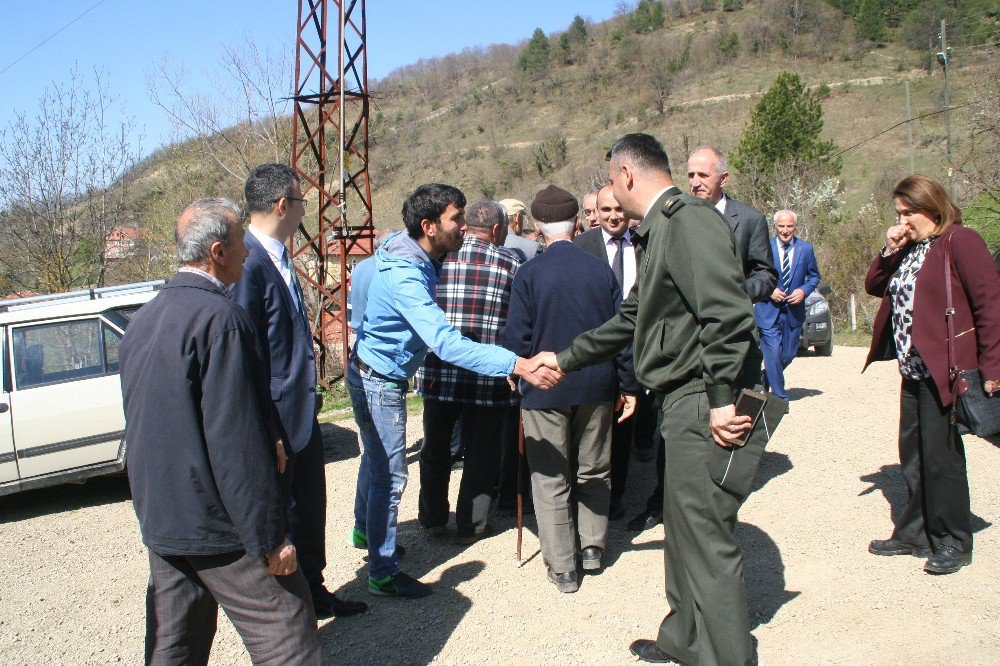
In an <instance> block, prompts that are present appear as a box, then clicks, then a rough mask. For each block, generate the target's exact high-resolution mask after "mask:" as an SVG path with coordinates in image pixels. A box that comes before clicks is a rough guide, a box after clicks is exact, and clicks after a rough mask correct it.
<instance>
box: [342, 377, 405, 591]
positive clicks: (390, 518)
mask: <svg viewBox="0 0 1000 666" xmlns="http://www.w3.org/2000/svg"><path fill="white" fill-rule="evenodd" d="M347 390H348V391H349V392H350V394H351V405H352V407H353V408H354V420H355V422H357V424H358V433H359V436H360V438H361V466H360V467H359V469H358V487H357V491H356V493H355V500H354V523H355V527H356V528H357V529H358V530H360V531H361V532H363V533H364V534H366V535H367V536H368V575H369V577H371V578H376V579H377V578H385V577H386V576H394V575H396V574H397V573H399V558H398V557H397V555H396V522H397V520H398V518H399V500H400V499H401V498H402V497H403V490H404V489H405V488H406V478H407V469H406V451H405V449H406V390H407V385H406V382H395V381H389V380H385V379H380V378H378V377H375V376H374V375H372V374H370V373H367V372H361V371H360V370H359V369H358V367H357V365H356V364H355V362H354V361H353V359H352V361H351V362H350V363H349V364H348V366H347Z"/></svg>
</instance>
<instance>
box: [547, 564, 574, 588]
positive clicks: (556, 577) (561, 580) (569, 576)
mask: <svg viewBox="0 0 1000 666" xmlns="http://www.w3.org/2000/svg"><path fill="white" fill-rule="evenodd" d="M548 576H549V582H550V583H552V584H553V585H555V586H556V589H557V590H559V591H560V592H562V593H564V594H568V593H570V592H576V591H577V590H579V589H580V583H579V581H578V580H577V578H576V572H575V571H567V572H565V573H556V572H554V571H552V569H549V574H548Z"/></svg>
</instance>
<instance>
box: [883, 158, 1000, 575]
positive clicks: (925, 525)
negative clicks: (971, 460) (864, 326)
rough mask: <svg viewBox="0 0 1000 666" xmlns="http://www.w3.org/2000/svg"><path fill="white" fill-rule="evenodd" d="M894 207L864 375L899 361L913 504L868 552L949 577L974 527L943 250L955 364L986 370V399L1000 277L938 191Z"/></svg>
mask: <svg viewBox="0 0 1000 666" xmlns="http://www.w3.org/2000/svg"><path fill="white" fill-rule="evenodd" d="M893 199H894V202H895V207H896V216H897V222H898V223H897V224H896V225H895V226H893V227H890V228H889V230H888V231H887V232H886V243H885V247H884V248H883V249H882V252H881V253H879V255H878V256H876V257H875V260H874V261H873V262H872V265H871V268H869V269H868V275H867V276H866V277H865V290H866V291H867V292H868V293H869V294H871V295H872V296H880V297H882V305H881V307H880V308H879V311H878V314H877V315H876V316H875V324H874V331H873V333H872V344H871V349H870V350H869V352H868V360H867V361H866V362H865V367H866V368H867V367H868V364H869V363H871V362H872V361H880V360H889V359H895V360H897V361H898V362H899V372H900V374H901V375H902V376H903V382H902V389H901V397H900V410H899V459H900V464H901V467H902V471H903V477H904V479H905V480H906V488H907V492H908V497H909V501H908V502H907V504H906V507H905V508H904V509H903V510H902V512H901V513H900V514H899V517H898V518H897V520H896V527H895V529H894V530H893V533H892V536H891V537H890V538H889V539H876V540H875V541H872V542H871V544H870V545H869V546H868V550H869V551H870V552H872V553H874V554H876V555H915V556H917V557H927V558H928V559H927V562H926V563H925V564H924V571H926V572H928V573H934V574H948V573H954V572H956V571H958V570H959V569H961V568H962V567H963V566H965V565H966V564H969V563H970V562H972V528H971V525H970V523H971V510H970V508H969V480H968V476H967V475H966V471H965V449H964V447H963V445H962V440H961V438H960V437H959V435H958V432H957V431H956V429H955V426H954V425H953V424H952V422H951V408H952V402H953V401H954V395H953V393H952V387H951V382H950V379H949V372H948V342H947V339H948V334H947V324H946V321H945V307H946V305H945V303H946V301H945V282H944V275H945V274H944V271H945V249H946V246H948V245H950V247H951V275H952V277H951V284H952V307H954V309H955V315H954V319H953V321H954V331H955V342H954V347H955V354H956V361H957V366H958V368H959V369H962V370H967V369H972V368H979V371H980V374H981V376H982V377H983V379H984V380H985V383H984V385H983V388H984V390H985V391H986V392H987V393H992V392H993V391H994V390H996V389H997V388H998V384H1000V382H998V381H997V380H1000V305H998V300H1000V278H998V277H997V272H996V271H995V270H993V261H992V257H991V256H990V253H989V250H987V248H986V243H984V242H983V239H982V238H981V237H980V236H979V234H977V233H976V232H975V231H972V230H971V229H966V228H965V227H963V226H961V224H962V213H961V211H959V210H958V208H957V207H956V206H955V205H954V204H953V203H952V202H951V200H950V199H949V198H948V195H947V193H946V192H945V190H944V188H943V187H942V186H941V184H940V183H938V182H937V181H935V180H932V179H930V178H927V177H926V176H919V175H914V176H910V177H909V178H906V179H904V180H902V181H901V182H900V183H899V184H898V185H897V186H896V188H895V190H893Z"/></svg>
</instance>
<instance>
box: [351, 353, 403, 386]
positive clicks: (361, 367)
mask: <svg viewBox="0 0 1000 666" xmlns="http://www.w3.org/2000/svg"><path fill="white" fill-rule="evenodd" d="M354 362H355V363H356V364H357V366H358V369H359V370H361V371H362V372H367V373H368V374H370V375H371V376H372V377H377V378H379V379H382V380H385V381H387V382H395V383H397V384H405V383H406V380H405V379H395V378H394V377H387V376H385V375H383V374H382V373H381V372H375V371H374V370H372V367H371V366H370V365H368V364H367V363H365V362H364V361H362V360H361V359H360V358H359V357H358V356H357V355H356V354H355V356H354Z"/></svg>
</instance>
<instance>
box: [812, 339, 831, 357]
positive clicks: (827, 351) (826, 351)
mask: <svg viewBox="0 0 1000 666" xmlns="http://www.w3.org/2000/svg"><path fill="white" fill-rule="evenodd" d="M813 349H814V350H816V356H833V343H832V342H828V343H826V344H825V345H816V346H815V347H813Z"/></svg>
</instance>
